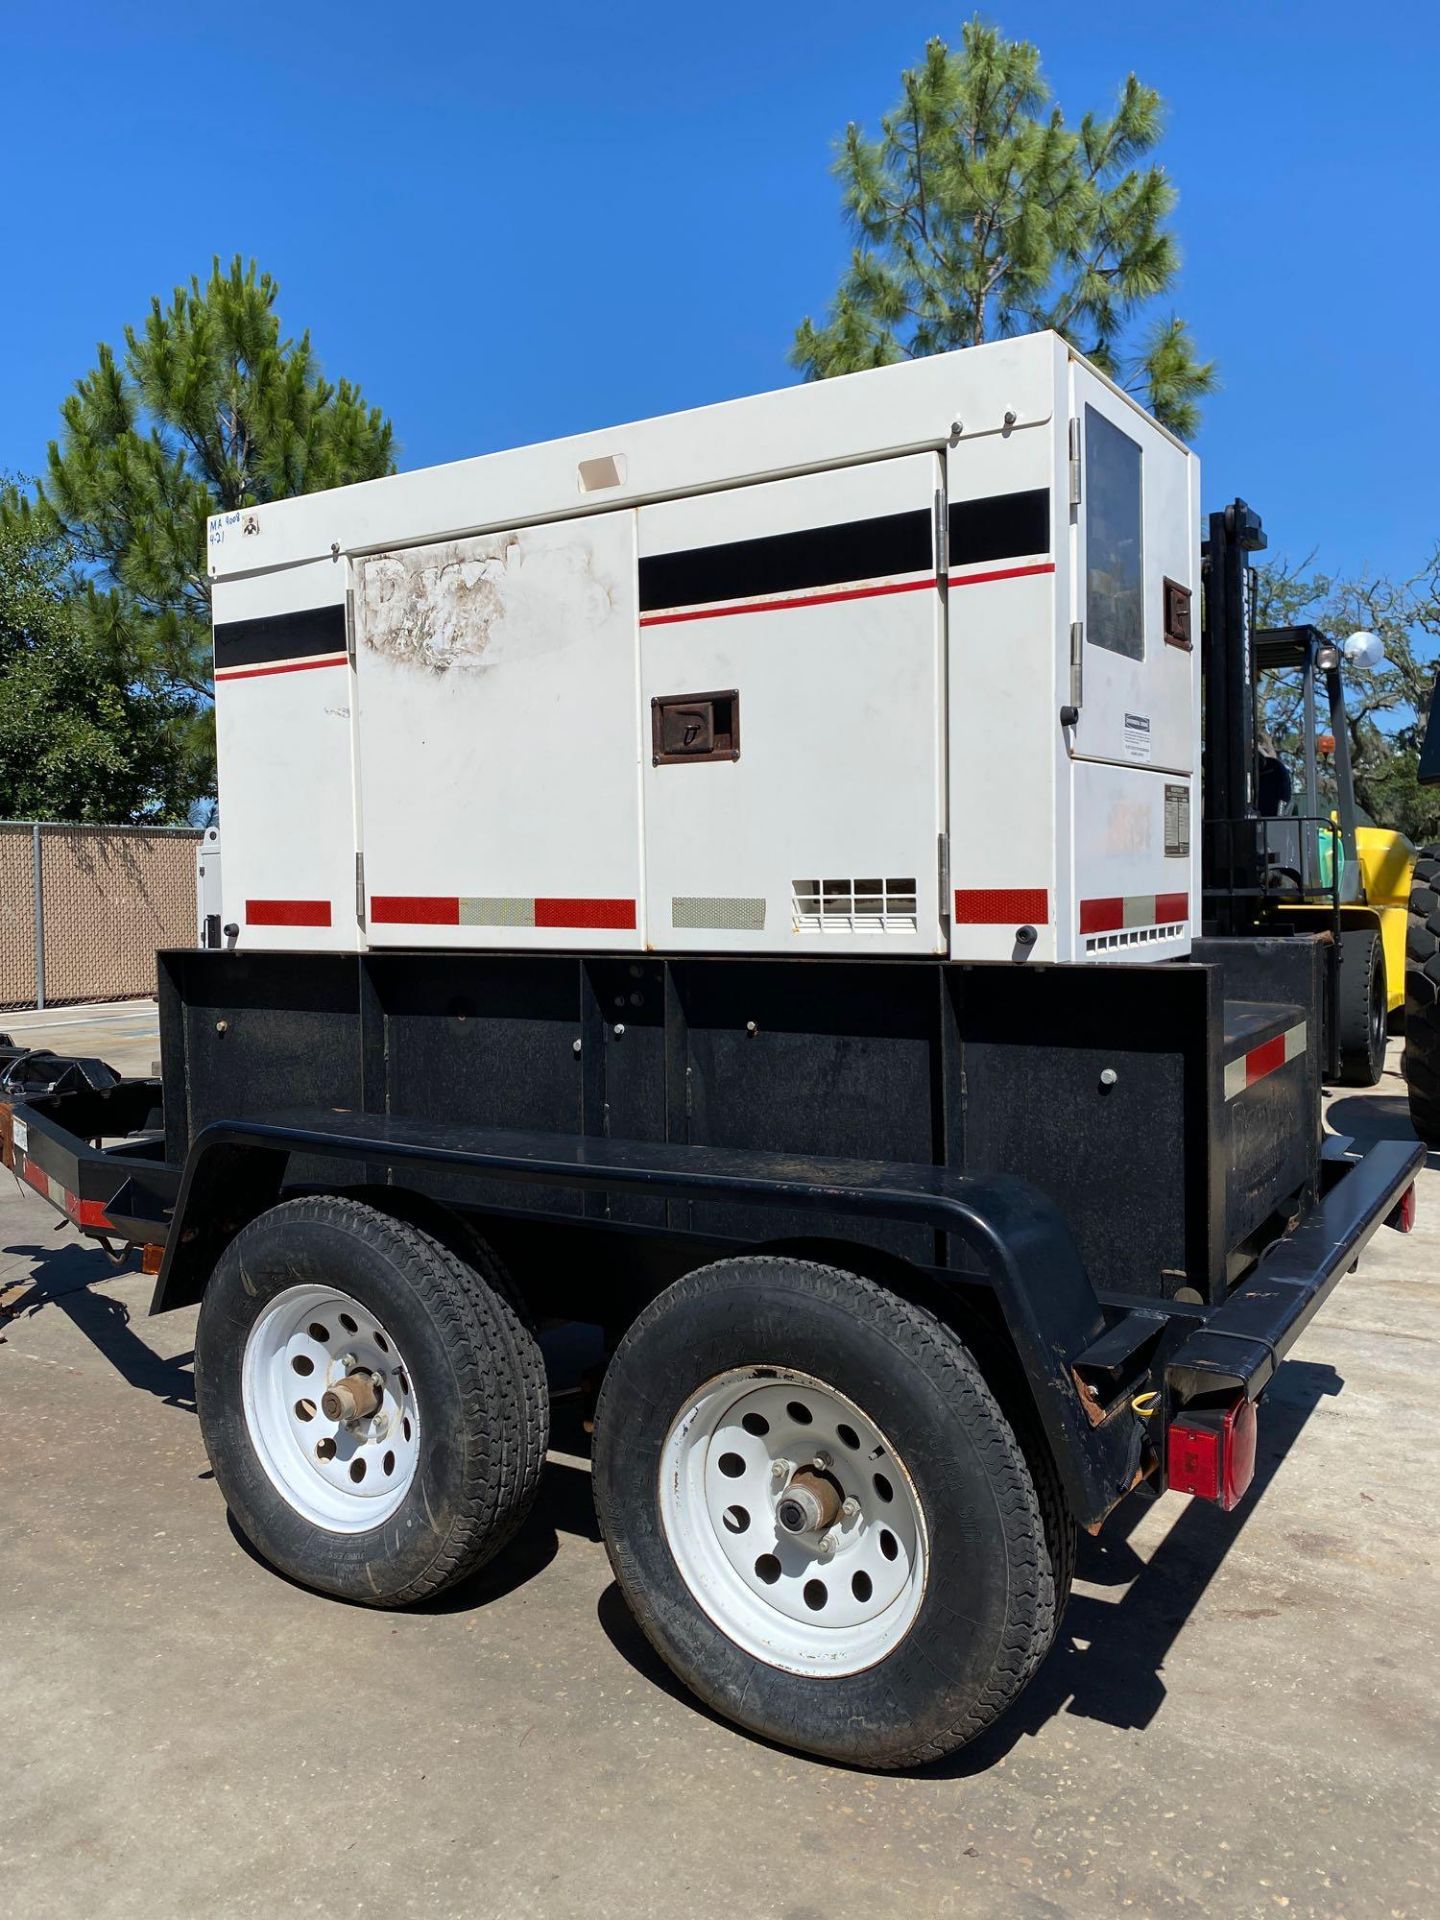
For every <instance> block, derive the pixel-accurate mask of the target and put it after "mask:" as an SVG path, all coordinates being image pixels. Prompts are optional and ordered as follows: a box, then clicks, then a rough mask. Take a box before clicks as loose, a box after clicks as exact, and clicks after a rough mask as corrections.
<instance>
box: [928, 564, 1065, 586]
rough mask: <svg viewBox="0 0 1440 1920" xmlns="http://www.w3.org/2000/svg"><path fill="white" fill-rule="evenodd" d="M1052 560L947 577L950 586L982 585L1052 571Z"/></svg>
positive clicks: (1022, 578)
mask: <svg viewBox="0 0 1440 1920" xmlns="http://www.w3.org/2000/svg"><path fill="white" fill-rule="evenodd" d="M1054 571H1055V562H1054V561H1053V560H1039V561H1037V562H1036V563H1035V565H1034V566H1030V567H997V568H995V569H994V570H993V571H992V572H990V573H952V574H949V575H947V578H948V580H949V582H950V585H951V586H952V587H983V586H984V585H985V583H986V581H987V580H1024V579H1027V578H1028V577H1029V576H1030V575H1031V574H1032V573H1054Z"/></svg>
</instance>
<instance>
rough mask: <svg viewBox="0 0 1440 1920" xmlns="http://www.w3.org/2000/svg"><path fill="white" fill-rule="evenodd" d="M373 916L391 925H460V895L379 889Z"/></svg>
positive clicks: (385, 924)
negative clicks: (392, 891) (380, 890)
mask: <svg viewBox="0 0 1440 1920" xmlns="http://www.w3.org/2000/svg"><path fill="white" fill-rule="evenodd" d="M370 918H371V920H372V921H373V922H377V923H378V924H379V925H381V926H387V927H458V926H459V924H460V897H459V895H458V894H439V893H377V894H375V895H374V897H373V898H372V899H371V902H370Z"/></svg>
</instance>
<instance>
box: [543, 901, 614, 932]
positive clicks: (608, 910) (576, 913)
mask: <svg viewBox="0 0 1440 1920" xmlns="http://www.w3.org/2000/svg"><path fill="white" fill-rule="evenodd" d="M535 924H536V926H537V927H604V928H608V929H610V930H612V931H620V930H622V929H625V928H630V927H633V926H634V925H635V902H634V901H633V900H537V901H536V902H535Z"/></svg>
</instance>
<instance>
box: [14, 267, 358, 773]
mask: <svg viewBox="0 0 1440 1920" xmlns="http://www.w3.org/2000/svg"><path fill="white" fill-rule="evenodd" d="M278 295H279V287H278V286H277V284H276V282H275V281H274V280H272V279H271V278H270V276H269V275H268V274H263V273H260V272H258V270H257V269H256V266H255V263H254V262H253V261H251V262H250V263H249V264H248V265H247V264H245V263H244V262H242V261H241V259H240V258H239V257H238V256H237V257H236V258H235V259H234V260H233V261H232V262H231V263H230V265H229V267H228V268H223V269H222V267H221V265H220V262H219V260H218V259H217V260H216V261H214V263H213V264H212V268H211V272H210V276H209V278H208V280H206V281H205V282H204V283H203V284H202V283H201V281H200V280H198V279H192V280H191V281H190V284H189V285H188V286H186V287H177V288H176V290H175V292H174V294H173V295H172V297H171V299H170V300H169V302H168V303H166V302H163V301H161V300H160V299H158V298H157V299H154V300H152V301H151V303H150V312H149V315H148V317H147V318H146V320H145V324H144V326H143V327H140V328H136V327H127V328H126V330H125V345H124V349H123V351H122V352H119V353H117V352H116V351H115V350H114V349H112V348H111V347H109V346H105V345H102V346H101V347H100V349H99V356H98V359H97V361H96V364H95V366H94V367H93V368H92V369H91V370H90V372H89V373H87V374H85V375H84V377H83V378H82V379H81V380H79V381H77V383H76V386H75V390H74V392H73V393H71V394H70V396H69V397H68V399H67V400H66V401H65V403H64V405H63V406H62V408H61V415H62V419H63V423H64V425H63V431H62V433H61V437H60V439H59V440H58V441H57V442H52V444H51V447H50V453H49V462H48V467H47V471H46V475H45V477H44V479H43V480H42V481H41V482H40V483H39V485H38V486H37V487H36V488H35V489H34V491H33V493H32V494H29V495H22V494H19V493H17V492H15V491H14V490H12V491H11V493H10V495H9V497H8V498H7V499H6V500H5V501H4V502H3V504H0V525H8V526H10V527H12V528H15V529H17V530H19V531H20V532H22V533H23V534H24V536H25V537H26V538H28V539H29V540H31V541H32V543H33V542H34V541H37V540H38V541H42V542H43V541H46V540H49V539H57V538H58V539H60V540H63V541H64V542H65V543H66V545H67V546H68V550H69V553H70V554H71V555H72V556H73V558H74V560H75V561H76V562H77V563H78V564H79V566H80V567H81V568H82V569H83V570H84V573H85V575H86V578H87V582H88V591H87V593H86V595H85V600H84V609H83V611H84V619H85V622H86V625H87V627H88V628H89V630H90V632H91V634H92V635H93V636H94V637H95V639H96V641H97V643H103V644H104V645H105V646H106V647H107V648H109V649H111V650H112V651H113V652H114V653H116V654H117V655H124V656H125V657H127V658H128V659H129V661H130V671H131V673H132V675H133V677H134V678H135V680H136V681H137V682H139V683H142V684H144V685H145V686H147V687H149V688H151V689H152V690H154V691H155V692H156V693H157V694H160V695H164V696H167V697H169V696H174V697H178V698H181V699H182V700H188V702H189V712H190V715H191V716H192V717H191V718H190V719H189V721H188V722H187V723H186V724H185V725H183V726H180V725H177V732H176V736H175V750H176V752H177V753H179V754H181V755H183V756H186V757H188V758H189V760H190V761H191V763H192V771H193V773H194V776H195V777H196V778H197V779H198V780H199V781H200V783H201V784H202V785H203V783H204V779H205V778H206V768H207V765H209V766H210V767H213V751H214V750H213V743H212V729H211V725H210V718H209V714H208V711H207V709H206V703H207V702H208V700H209V697H210V693H211V650H210V582H209V578H208V575H207V572H206V521H207V519H208V517H209V515H211V514H212V513H218V512H221V511H231V510H234V509H236V508H241V507H250V506H258V505H261V504H263V503H264V502H265V501H268V500H278V499H281V498H283V497H285V496H288V495H291V494H297V493H315V492H318V491H319V490H320V489H322V488H325V487H338V486H343V485H345V484H346V483H347V482H349V481H352V480H368V479H373V478H374V477H375V476H376V475H379V474H384V473H390V472H393V471H394V445H393V436H392V430H391V426H390V423H389V421H388V420H386V419H385V417H384V416H383V415H382V414H381V412H380V410H379V409H378V408H376V407H371V406H368V405H367V404H366V402H365V400H364V398H363V397H362V395H361V394H360V392H359V390H358V389H357V388H356V387H354V386H352V385H351V384H350V383H349V382H348V381H345V380H341V381H339V382H331V381H329V380H327V379H326V378H325V377H324V376H323V375H322V373H321V371H320V369H319V366H318V365H317V363H316V359H315V355H314V351H313V349H312V347H311V344H310V336H309V334H308V333H304V334H301V335H300V337H299V338H298V339H287V338H284V337H282V333H281V327H280V319H279V315H278V314H277V312H276V300H277V297H278ZM211 777H213V775H212V776H211Z"/></svg>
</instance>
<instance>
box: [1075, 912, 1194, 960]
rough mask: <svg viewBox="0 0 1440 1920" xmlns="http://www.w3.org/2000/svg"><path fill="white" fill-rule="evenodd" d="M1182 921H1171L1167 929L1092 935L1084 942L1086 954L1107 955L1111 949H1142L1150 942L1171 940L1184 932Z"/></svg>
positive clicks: (1135, 929) (1136, 928) (1140, 928)
mask: <svg viewBox="0 0 1440 1920" xmlns="http://www.w3.org/2000/svg"><path fill="white" fill-rule="evenodd" d="M1185 924H1186V923H1185V922H1184V921H1183V920H1172V921H1171V923H1170V925H1169V926H1168V927H1130V928H1127V930H1126V931H1125V932H1124V933H1092V934H1090V935H1088V936H1087V938H1086V941H1085V951H1086V953H1108V952H1109V951H1110V949H1111V947H1144V946H1148V945H1149V944H1150V942H1151V941H1152V940H1173V939H1175V937H1176V936H1177V935H1178V934H1182V933H1184V931H1185Z"/></svg>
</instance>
